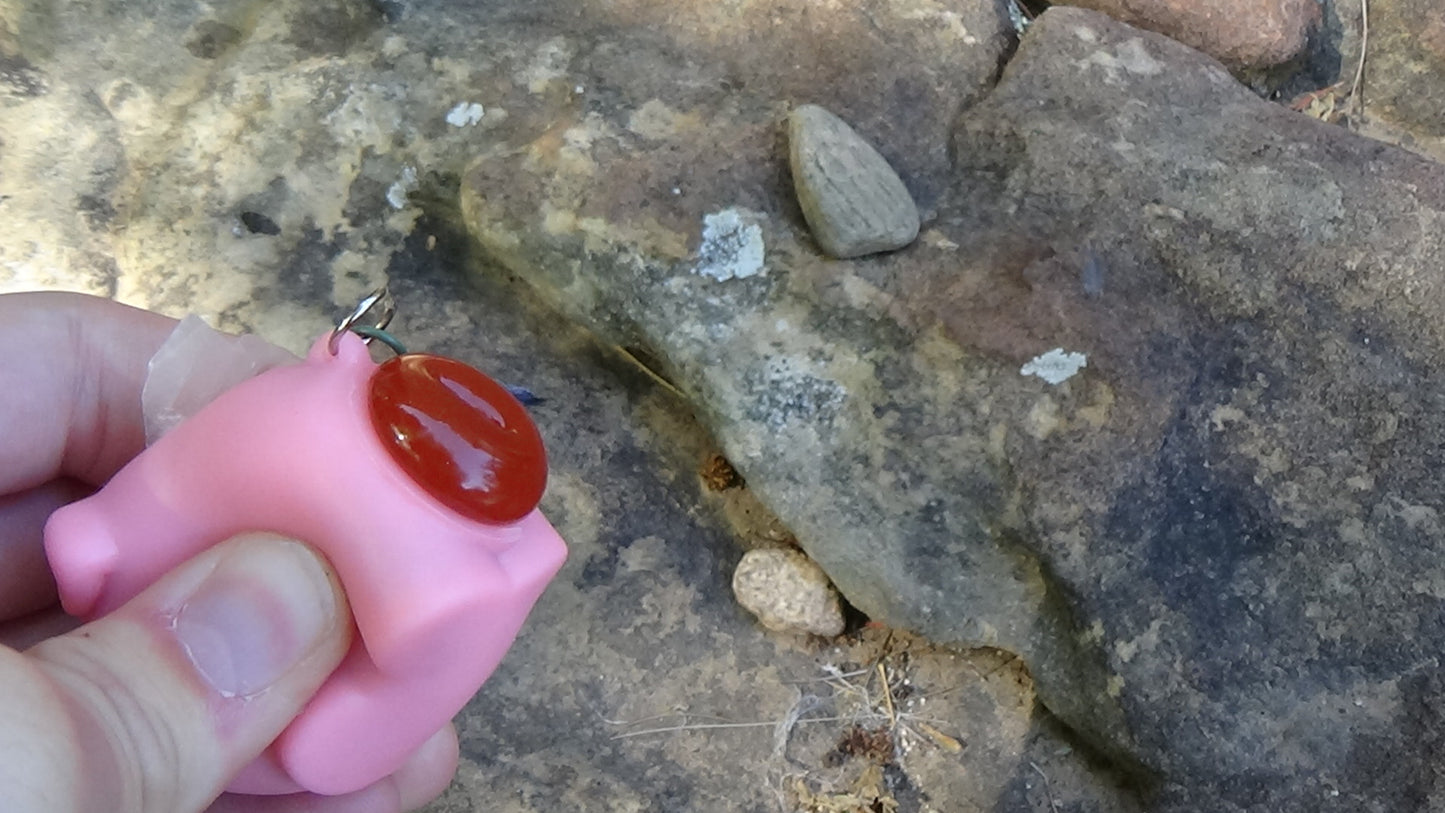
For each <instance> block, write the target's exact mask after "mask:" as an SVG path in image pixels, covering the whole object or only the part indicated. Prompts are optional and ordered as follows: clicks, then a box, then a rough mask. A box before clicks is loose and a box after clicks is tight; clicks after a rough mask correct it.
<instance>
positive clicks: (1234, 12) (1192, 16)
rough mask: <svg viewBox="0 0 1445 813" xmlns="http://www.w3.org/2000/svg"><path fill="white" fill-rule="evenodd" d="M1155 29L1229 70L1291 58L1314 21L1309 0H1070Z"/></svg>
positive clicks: (1316, 14)
mask: <svg viewBox="0 0 1445 813" xmlns="http://www.w3.org/2000/svg"><path fill="white" fill-rule="evenodd" d="M1070 5H1075V6H1081V7H1083V8H1091V9H1094V10H1095V11H1102V12H1104V13H1105V14H1108V15H1109V16H1111V17H1114V18H1115V19H1119V20H1123V21H1124V22H1126V23H1129V24H1131V25H1136V26H1138V27H1140V28H1147V29H1149V30H1150V31H1157V32H1159V33H1160V34H1164V35H1165V36H1168V37H1173V38H1174V39H1176V40H1179V41H1180V42H1182V43H1184V44H1185V45H1189V46H1191V47H1194V48H1198V49H1199V50H1201V51H1203V52H1205V53H1206V54H1209V55H1210V56H1212V57H1214V58H1215V59H1218V60H1219V61H1220V62H1223V63H1224V64H1226V65H1228V66H1229V67H1230V68H1231V69H1239V68H1268V67H1270V66H1272V65H1278V64H1280V63H1281V62H1287V61H1289V60H1290V59H1293V58H1294V57H1295V56H1297V55H1298V54H1299V53H1300V52H1301V51H1303V50H1304V48H1305V45H1306V44H1307V43H1308V42H1309V35H1310V31H1311V30H1313V29H1314V28H1315V27H1316V26H1317V25H1319V22H1320V7H1319V4H1318V3H1316V2H1315V0H1263V2H1261V0H1073V2H1071V3H1070Z"/></svg>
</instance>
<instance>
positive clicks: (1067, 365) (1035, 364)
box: [1019, 347, 1089, 384]
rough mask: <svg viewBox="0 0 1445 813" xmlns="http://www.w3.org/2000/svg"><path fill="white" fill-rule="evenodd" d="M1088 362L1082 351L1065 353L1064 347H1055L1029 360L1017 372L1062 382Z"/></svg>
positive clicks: (1057, 382) (1051, 381)
mask: <svg viewBox="0 0 1445 813" xmlns="http://www.w3.org/2000/svg"><path fill="white" fill-rule="evenodd" d="M1088 363H1089V360H1088V357H1087V356H1085V355H1084V354H1083V353H1066V352H1064V348H1062V347H1055V348H1054V349H1053V350H1050V351H1049V352H1047V353H1044V354H1043V355H1041V356H1037V357H1035V358H1034V359H1032V360H1030V361H1029V363H1028V364H1025V365H1024V366H1023V367H1021V368H1019V373H1020V374H1021V375H1036V376H1038V377H1039V378H1042V379H1043V380H1045V381H1047V382H1049V383H1050V384H1062V383H1064V382H1065V381H1068V380H1069V379H1070V378H1073V377H1074V376H1075V375H1076V374H1077V373H1078V372H1079V371H1080V370H1082V369H1084V368H1085V367H1087V366H1088Z"/></svg>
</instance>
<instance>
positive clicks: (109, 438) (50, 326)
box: [0, 293, 176, 495]
mask: <svg viewBox="0 0 1445 813" xmlns="http://www.w3.org/2000/svg"><path fill="white" fill-rule="evenodd" d="M175 324H176V323H175V320H173V319H169V318H167V317H165V316H161V315H159V314H155V313H150V312H148V311H143V310H139V309H137V308H132V307H129V306H126V305H122V304H119V303H117V302H111V301H110V300H107V299H100V298H97V297H92V296H85V295H82V294H69V293H24V294H5V295H0V347H3V348H5V352H6V356H7V358H6V360H5V361H4V362H3V363H0V426H3V427H4V431H0V495H4V494H14V493H16V492H19V491H24V490H27V489H30V488H34V487H35V486H38V485H41V484H42V483H47V482H50V481H51V480H54V479H56V478H58V477H71V478H74V479H76V480H80V481H82V482H85V483H89V484H91V485H101V484H103V483H104V482H105V481H106V480H107V479H109V478H110V476H111V475H112V474H114V473H115V472H116V470H117V469H119V468H120V467H121V466H123V465H125V463H126V462H127V461H129V460H130V459H131V458H132V457H135V456H136V455H137V454H139V453H140V451H141V450H142V449H143V448H145V425H144V421H143V419H142V415H141V387H142V386H143V385H144V383H145V377H146V365H147V363H148V362H149V361H150V358H151V356H152V355H154V354H155V351H156V349H157V348H158V347H160V345H161V343H162V342H164V341H165V339H166V336H167V335H169V334H170V332H171V330H172V329H173V328H174V327H175Z"/></svg>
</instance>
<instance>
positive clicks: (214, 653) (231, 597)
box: [175, 537, 338, 697]
mask: <svg viewBox="0 0 1445 813" xmlns="http://www.w3.org/2000/svg"><path fill="white" fill-rule="evenodd" d="M337 610H338V608H337V598H336V595H335V592H334V588H333V586H332V582H331V579H330V578H328V577H327V573H326V569H325V567H324V566H323V565H322V563H321V561H320V560H319V559H317V557H316V556H315V555H314V554H312V553H311V552H310V551H308V550H307V549H306V548H305V547H304V546H302V545H300V544H299V543H296V542H292V541H290V540H287V539H281V538H277V537H252V538H250V539H247V540H245V541H243V542H239V543H236V544H235V546H234V548H233V549H232V550H230V551H228V552H227V553H226V554H225V555H224V558H222V559H221V561H220V562H219V563H217V565H216V569H215V570H213V571H211V573H210V575H208V576H207V577H206V579H205V581H203V582H201V584H200V586H199V587H198V588H197V589H196V591H195V592H194V593H192V594H191V596H190V597H189V598H187V599H186V600H185V602H184V603H183V604H182V605H181V608H180V610H179V611H178V612H177V613H176V616H175V631H176V637H177V639H178V640H179V641H180V643H181V647H182V648H183V649H184V650H185V653H186V656H187V657H189V658H190V660H191V663H192V664H194V665H195V667H196V671H197V672H199V673H200V675H201V677H202V678H204V679H205V680H206V682H207V683H209V684H210V685H211V686H212V687H213V688H214V689H215V690H216V691H217V692H218V693H219V694H221V695H222V696H223V697H242V696H246V695H252V694H256V693H258V692H261V691H264V690H265V689H266V688H267V687H268V686H270V685H272V684H273V683H275V682H276V681H277V680H278V679H280V678H281V677H282V676H283V675H285V674H286V673H287V672H289V671H290V670H291V669H292V668H293V667H295V666H296V665H297V664H298V663H300V662H301V661H302V660H303V659H304V658H305V657H306V656H307V655H308V654H309V653H310V652H311V651H312V650H313V649H314V648H315V647H316V646H317V644H318V643H320V641H321V640H322V638H323V637H324V636H325V635H326V634H327V633H328V632H330V631H332V630H333V629H334V628H335V627H336V616H337Z"/></svg>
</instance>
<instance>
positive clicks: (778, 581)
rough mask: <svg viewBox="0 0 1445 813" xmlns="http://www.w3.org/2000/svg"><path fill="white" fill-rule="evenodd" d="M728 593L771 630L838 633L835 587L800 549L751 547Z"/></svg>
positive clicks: (840, 615) (840, 629) (839, 621)
mask: <svg viewBox="0 0 1445 813" xmlns="http://www.w3.org/2000/svg"><path fill="white" fill-rule="evenodd" d="M733 595H735V596H737V599H738V603H739V604H741V605H743V607H745V608H747V611H748V612H750V613H752V614H753V615H755V616H757V617H758V621H760V622H761V623H762V625H763V626H765V627H767V628H768V629H770V630H773V631H774V632H801V633H805V634H808V635H822V636H824V637H826V638H832V637H833V636H835V635H838V634H840V633H842V632H843V607H842V604H841V603H840V602H839V601H838V591H836V590H834V589H833V585H832V583H831V582H829V581H828V575H827V574H826V573H824V572H823V569H822V568H821V567H818V565H817V564H816V563H815V562H814V561H813V560H812V559H809V558H808V557H807V556H804V555H803V554H802V553H801V552H799V551H795V550H783V549H780V548H764V549H760V550H751V551H748V552H747V553H745V554H743V558H742V560H741V561H739V562H738V566H737V569H736V570H734V571H733Z"/></svg>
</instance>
